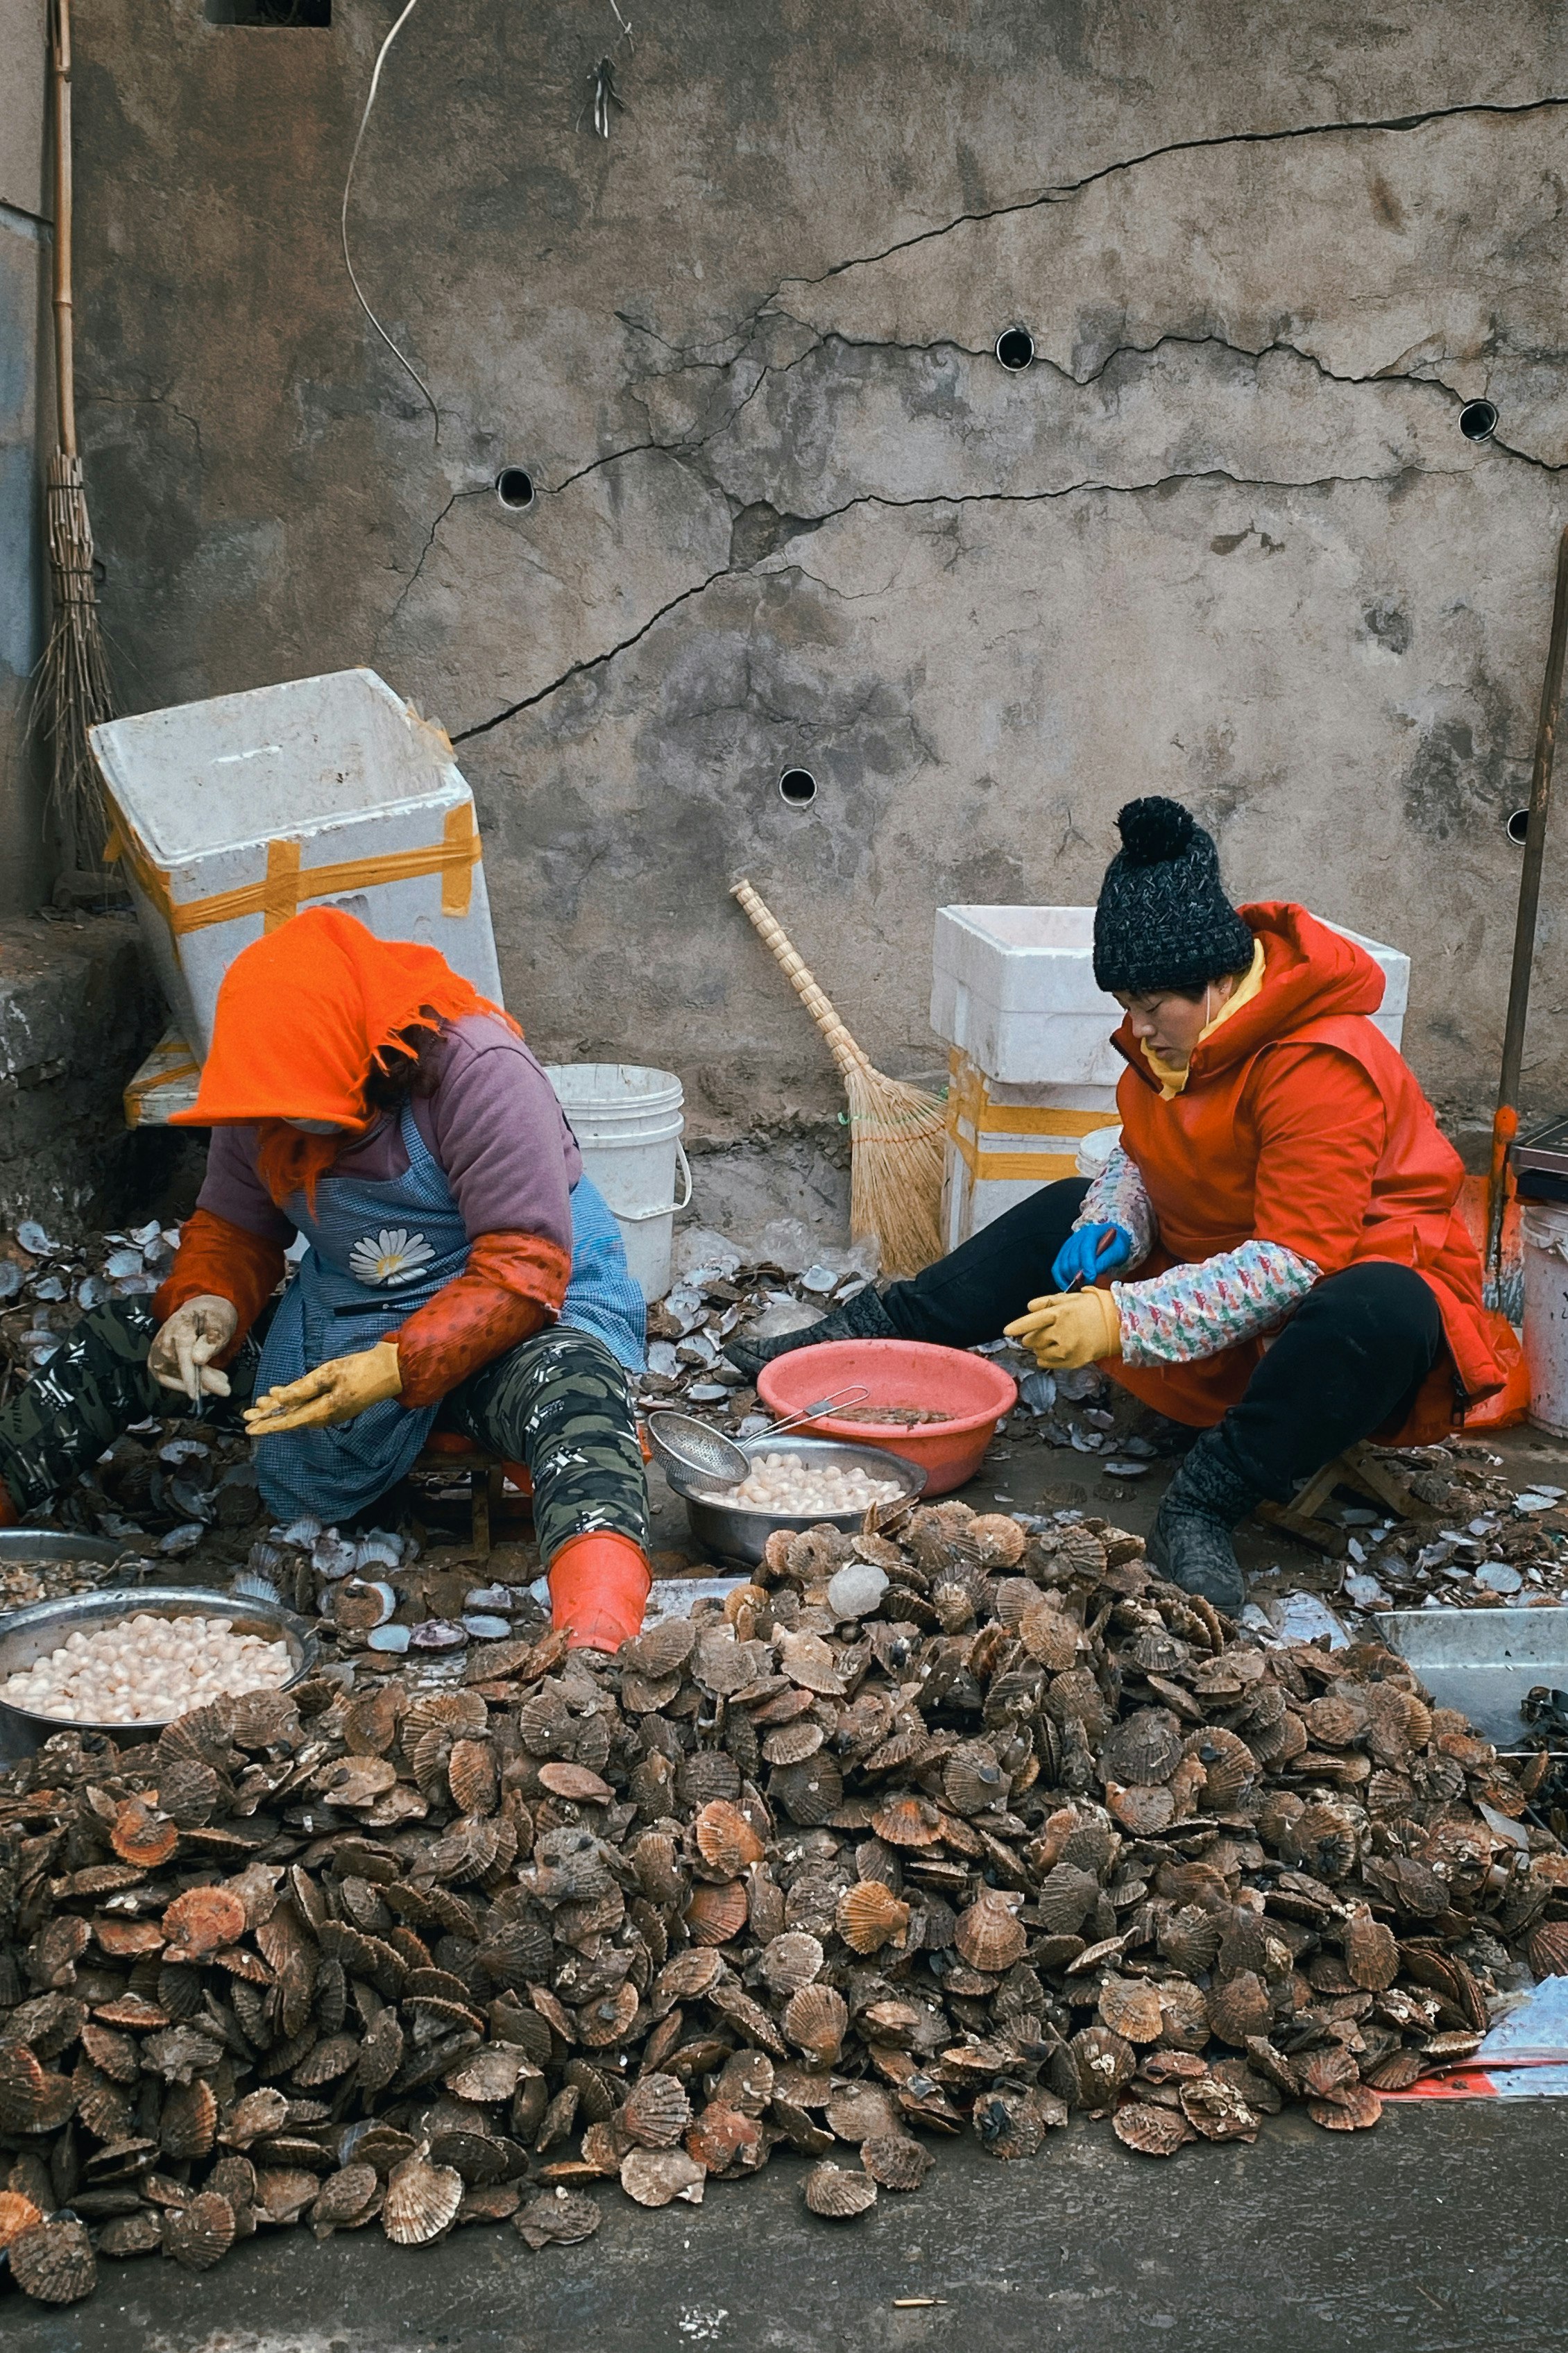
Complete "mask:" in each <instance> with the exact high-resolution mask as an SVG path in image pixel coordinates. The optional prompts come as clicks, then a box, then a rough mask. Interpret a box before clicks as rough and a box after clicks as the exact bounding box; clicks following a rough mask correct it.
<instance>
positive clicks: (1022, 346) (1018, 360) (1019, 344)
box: [996, 327, 1035, 375]
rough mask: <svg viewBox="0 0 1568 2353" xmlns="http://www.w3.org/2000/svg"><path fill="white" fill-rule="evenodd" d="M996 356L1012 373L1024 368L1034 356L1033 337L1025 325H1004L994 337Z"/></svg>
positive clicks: (1016, 373) (1018, 372)
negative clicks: (1001, 330)
mask: <svg viewBox="0 0 1568 2353" xmlns="http://www.w3.org/2000/svg"><path fill="white" fill-rule="evenodd" d="M996 356H997V358H998V359H999V360H1000V361H1001V363H1002V364H1003V366H1004V367H1005V368H1006V369H1007V370H1008V372H1009V373H1010V374H1011V375H1018V374H1020V372H1021V371H1022V370H1023V369H1025V368H1026V367H1027V366H1028V364H1029V363H1030V361H1031V360H1032V359H1033V358H1034V356H1035V339H1034V337H1033V335H1031V334H1030V332H1029V331H1028V329H1027V328H1026V327H1006V328H1004V330H1003V332H1001V334H999V335H998V336H997V338H996Z"/></svg>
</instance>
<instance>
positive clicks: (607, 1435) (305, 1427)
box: [0, 908, 648, 1650]
mask: <svg viewBox="0 0 1568 2353" xmlns="http://www.w3.org/2000/svg"><path fill="white" fill-rule="evenodd" d="M178 1122H179V1124H185V1125H189V1126H196V1127H210V1128H211V1129H212V1130H213V1141H212V1145H211V1147H210V1150H209V1154H208V1162H207V1174H206V1178H205V1183H204V1185H203V1187H202V1191H201V1196H200V1199H199V1202H198V1205H197V1208H196V1210H195V1215H194V1216H193V1217H192V1218H191V1219H189V1220H188V1222H187V1223H186V1225H185V1228H184V1233H183V1234H182V1237H181V1242H180V1249H179V1251H178V1254H177V1256H176V1258H175V1260H174V1266H173V1267H172V1269H171V1270H170V1272H169V1275H168V1278H167V1280H166V1281H165V1282H164V1283H163V1287H162V1288H161V1290H160V1291H159V1292H158V1293H157V1295H156V1297H155V1298H154V1299H153V1301H152V1303H151V1305H150V1307H149V1304H148V1303H146V1302H144V1301H135V1300H127V1301H121V1302H117V1303H114V1305H113V1306H112V1307H110V1308H107V1309H104V1310H101V1311H100V1312H99V1313H98V1314H96V1315H91V1316H89V1317H88V1318H86V1319H85V1320H84V1322H83V1324H79V1326H78V1327H77V1330H76V1331H75V1332H73V1333H72V1334H71V1335H69V1337H68V1340H67V1341H66V1343H65V1344H64V1345H63V1346H62V1347H61V1348H60V1349H59V1350H58V1352H57V1354H56V1356H54V1357H53V1358H52V1359H51V1360H50V1362H49V1364H48V1365H47V1366H46V1367H45V1369H44V1372H43V1373H42V1374H41V1375H40V1376H39V1377H37V1380H36V1381H34V1382H33V1383H30V1384H29V1386H28V1388H27V1390H26V1391H24V1392H23V1394H22V1396H21V1397H20V1398H17V1399H16V1401H15V1403H14V1404H13V1405H12V1406H11V1407H10V1408H8V1409H6V1410H5V1412H4V1413H0V1516H13V1517H14V1516H16V1514H18V1513H20V1512H23V1511H25V1510H26V1509H28V1508H30V1507H33V1506H35V1505H36V1504H37V1503H38V1502H40V1501H41V1500H42V1498H43V1497H44V1495H46V1494H47V1493H50V1492H52V1491H53V1490H55V1489H58V1488H59V1487H61V1486H63V1485H65V1484H66V1483H68V1481H69V1480H70V1479H71V1478H72V1477H74V1476H75V1474H76V1473H77V1472H79V1470H81V1469H82V1468H85V1467H86V1465H87V1464H88V1463H89V1462H90V1461H92V1460H93V1458H94V1456H95V1455H96V1454H97V1453H98V1452H99V1451H100V1450H101V1449H102V1447H103V1446H104V1445H106V1444H107V1443H109V1442H110V1440H111V1439H112V1438H113V1437H114V1436H115V1435H116V1434H117V1432H118V1430H120V1429H122V1428H123V1427H124V1426H125V1424H126V1423H127V1422H128V1421H131V1420H132V1419H137V1418H138V1417H139V1416H140V1415H142V1414H143V1413H145V1412H147V1411H148V1410H149V1409H150V1407H152V1406H153V1405H155V1404H156V1403H157V1401H158V1391H159V1389H160V1388H162V1389H165V1390H176V1391H183V1392H184V1394H185V1395H186V1396H188V1397H189V1398H192V1399H193V1401H195V1400H198V1399H199V1398H201V1397H202V1396H203V1395H204V1394H205V1393H213V1394H216V1395H218V1396H225V1397H226V1396H228V1395H229V1394H230V1392H231V1389H233V1390H234V1391H236V1392H237V1393H240V1394H243V1393H244V1392H245V1391H247V1390H248V1389H253V1390H254V1394H255V1398H256V1402H255V1403H254V1404H252V1405H251V1406H250V1407H249V1408H248V1409H247V1412H246V1422H247V1428H248V1429H249V1430H250V1433H251V1435H252V1437H253V1438H255V1439H256V1440H258V1447H257V1472H258V1481H259V1484H260V1488H261V1493H262V1499H263V1501H264V1503H265V1504H267V1506H268V1509H269V1510H270V1511H271V1512H272V1513H273V1514H274V1515H275V1516H276V1517H277V1518H279V1519H285V1520H287V1519H293V1518H296V1517H298V1516H300V1514H313V1515H314V1516H315V1517H317V1518H318V1519H320V1520H321V1521H322V1522H332V1523H342V1522H345V1521H348V1520H352V1519H354V1518H357V1517H358V1516H359V1515H360V1514H363V1513H366V1512H368V1511H369V1510H370V1509H371V1508H372V1506H373V1505H374V1504H375V1503H376V1502H377V1500H378V1499H379V1498H380V1497H381V1496H382V1495H384V1493H386V1492H387V1490H388V1489H389V1488H391V1487H392V1486H394V1485H395V1483H396V1482H397V1481H398V1480H399V1479H400V1478H401V1477H402V1476H403V1475H404V1473H405V1472H406V1471H408V1470H409V1469H410V1468H411V1467H412V1465H413V1463H414V1461H415V1460H416V1457H417V1456H418V1454H419V1453H420V1451H421V1450H422V1448H423V1447H424V1445H425V1443H426V1440H427V1438H428V1437H429V1434H430V1432H431V1430H432V1429H433V1428H434V1427H435V1426H436V1424H437V1420H440V1421H442V1422H444V1423H445V1424H446V1425H447V1426H448V1427H452V1428H455V1429H457V1430H459V1431H460V1432H462V1433H463V1434H465V1435H466V1436H468V1438H469V1439H470V1440H473V1441H475V1442H476V1443H478V1444H479V1445H480V1446H481V1447H483V1448H484V1449H486V1450H487V1451H490V1452H493V1453H495V1454H498V1455H500V1457H501V1458H502V1459H503V1460H505V1461H521V1462H524V1463H526V1464H527V1465H528V1468H529V1471H530V1473H531V1478H532V1482H533V1489H534V1518H535V1525H536V1528H537V1531H538V1535H539V1540H540V1548H541V1551H542V1555H543V1556H544V1559H545V1562H546V1564H547V1566H548V1568H549V1574H550V1590H551V1598H552V1607H553V1611H554V1616H555V1622H556V1623H557V1624H558V1625H562V1626H564V1627H565V1628H566V1629H567V1630H568V1631H569V1632H570V1633H571V1635H572V1637H573V1639H574V1641H578V1642H586V1643H591V1644H594V1645H595V1646H596V1647H598V1648H601V1649H606V1650H614V1649H616V1647H617V1646H618V1644H619V1643H620V1642H621V1641H624V1640H626V1638H628V1637H629V1636H630V1635H632V1634H635V1633H636V1632H637V1629H638V1627H639V1626H640V1624H641V1621H642V1610H643V1603H644V1599H645V1597H646V1595H647V1587H648V1569H647V1485H646V1481H645V1477H644V1472H643V1465H642V1455H641V1450H640V1448H639V1445H638V1441H637V1430H636V1424H635V1421H634V1419H633V1414H632V1409H631V1401H630V1397H629V1394H628V1390H627V1383H626V1375H627V1373H628V1372H637V1371H639V1370H640V1369H641V1366H642V1363H643V1338H644V1307H643V1301H642V1295H641V1293H639V1292H638V1291H637V1286H636V1284H635V1283H634V1282H632V1280H631V1277H630V1275H629V1273H628V1271H627V1269H626V1257H625V1253H624V1251H623V1250H622V1248H621V1242H620V1236H619V1232H618V1229H616V1222H615V1219H614V1218H613V1217H612V1216H611V1215H610V1212H609V1210H608V1209H607V1208H605V1203H604V1201H603V1200H602V1198H600V1196H599V1194H598V1193H597V1192H596V1191H595V1187H593V1186H592V1185H591V1184H590V1183H589V1182H588V1181H587V1179H586V1178H584V1176H583V1173H582V1161H581V1158H580V1156H579V1155H578V1151H577V1146H576V1143H575V1140H574V1137H573V1135H572V1133H571V1130H570V1128H569V1127H568V1126H567V1124H566V1122H565V1119H564V1117H563V1114H562V1112H561V1108H560V1105H559V1104H558V1103H557V1102H556V1100H555V1096H554V1093H553V1092H552V1088H551V1086H550V1082H549V1081H548V1079H547V1078H546V1077H545V1075H544V1072H543V1071H542V1069H541V1068H540V1066H539V1064H538V1062H536V1061H535V1060H534V1058H533V1056H532V1055H531V1053H530V1052H529V1050H528V1049H527V1047H526V1046H525V1045H524V1044H523V1042H522V1038H521V1032H520V1031H519V1030H518V1029H517V1026H516V1024H515V1023H514V1022H513V1021H511V1020H510V1018H508V1016H507V1015H506V1014H504V1013H502V1012H501V1011H500V1008H499V1007H496V1006H493V1005H489V1004H488V1003H487V1002H486V1001H485V999H483V998H482V997H479V994H478V992H477V991H476V990H475V989H474V988H473V987H472V986H471V985H470V984H469V983H468V981H466V980H464V979H462V978H461V976H459V975H458V974H457V973H455V972H453V971H452V969H451V967H450V966H449V965H447V963H446V961H445V960H444V958H442V957H441V956H440V955H437V952H436V951H435V950H434V949H433V948H428V947H423V946H419V945H417V944H414V943H412V942H399V941H386V940H378V939H376V938H374V936H373V934H371V933H370V932H368V931H367V930H366V929H365V927H364V925H363V923H357V922H356V921H355V920H354V919H353V917H352V916H350V915H347V914H344V913H342V912H341V911H340V910H337V909H332V908H315V909H311V910H309V911H308V912H307V913H304V914H301V915H297V916H295V917H294V918H293V919H292V921H291V922H289V923H285V924H283V925H281V926H280V927H279V930H278V931H276V932H274V933H272V934H269V935H268V936H266V937H264V938H262V939H260V940H258V941H256V942H254V943H253V944H251V945H250V946H249V947H247V948H246V949H244V950H242V951H241V953H240V955H237V957H236V959H235V961H234V963H233V965H231V966H230V968H229V970H228V972H227V974H226V976H225V978H224V981H223V985H222V987H221V988H220V989H219V991H218V998H217V1008H216V1018H215V1022H214V1029H213V1039H212V1048H211V1051H210V1052H209V1054H208V1057H207V1060H206V1063H205V1067H204V1069H203V1072H202V1081H201V1087H200V1092H199V1093H198V1095H197V1099H196V1102H195V1106H194V1107H193V1109H192V1110H190V1111H189V1112H185V1113H180V1114H178ZM297 1236H298V1237H301V1238H302V1239H303V1240H304V1242H305V1244H306V1248H305V1250H304V1255H303V1257H302V1258H301V1260H300V1265H299V1269H298V1271H297V1273H296V1274H295V1277H294V1279H293V1281H292V1282H290V1283H289V1286H288V1288H287V1289H286V1290H285V1291H284V1293H282V1296H281V1298H280V1299H279V1300H278V1301H277V1302H276V1303H273V1297H272V1294H273V1293H274V1292H275V1291H276V1289H277V1286H278V1283H279V1280H280V1279H281V1277H282V1275H283V1272H284V1267H285V1251H286V1250H287V1249H288V1248H289V1245H290V1244H292V1243H293V1241H294V1240H295V1238H296V1237H297ZM231 1371H232V1372H233V1373H234V1375H235V1378H234V1379H233V1380H232V1381H231V1377H230V1374H231Z"/></svg>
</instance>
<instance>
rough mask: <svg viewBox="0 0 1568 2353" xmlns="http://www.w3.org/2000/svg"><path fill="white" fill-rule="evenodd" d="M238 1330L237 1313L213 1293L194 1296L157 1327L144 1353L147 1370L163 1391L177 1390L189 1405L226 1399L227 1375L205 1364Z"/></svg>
mask: <svg viewBox="0 0 1568 2353" xmlns="http://www.w3.org/2000/svg"><path fill="white" fill-rule="evenodd" d="M238 1329H239V1310H238V1308H237V1306H236V1305H235V1303H234V1302H233V1300H232V1299H220V1298H219V1296H218V1294H217V1293H216V1292H215V1291H205V1292H201V1293H198V1294H197V1295H196V1297H195V1298H194V1299H187V1300H186V1302H185V1303H184V1306H183V1307H176V1308H175V1310H174V1314H172V1315H171V1316H169V1317H167V1318H166V1319H165V1321H164V1322H163V1323H162V1324H159V1326H158V1329H157V1331H156V1332H155V1333H154V1335H153V1345H152V1346H151V1348H149V1349H148V1351H147V1370H148V1371H149V1372H150V1373H151V1374H152V1376H153V1379H154V1380H155V1381H156V1382H157V1384H158V1386H159V1388H163V1389H179V1390H181V1391H183V1392H184V1395H185V1396H186V1397H188V1398H190V1400H191V1403H192V1404H193V1405H195V1404H197V1403H199V1401H200V1399H201V1398H202V1397H203V1396H204V1395H205V1396H207V1397H227V1395H228V1375H227V1374H226V1373H220V1372H219V1371H218V1368H217V1366H216V1365H215V1364H213V1363H211V1362H210V1361H209V1360H210V1359H211V1358H212V1357H214V1356H217V1355H219V1354H220V1353H221V1352H222V1350H223V1349H225V1348H226V1347H227V1345H228V1344H229V1342H230V1341H231V1340H232V1339H233V1337H234V1335H235V1334H236V1332H237V1330H238Z"/></svg>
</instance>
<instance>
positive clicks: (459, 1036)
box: [197, 1013, 583, 1258]
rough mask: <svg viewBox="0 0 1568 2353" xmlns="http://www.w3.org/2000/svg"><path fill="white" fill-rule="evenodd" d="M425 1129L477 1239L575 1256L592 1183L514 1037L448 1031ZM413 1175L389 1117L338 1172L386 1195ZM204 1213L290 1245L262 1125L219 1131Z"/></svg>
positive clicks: (473, 1019)
mask: <svg viewBox="0 0 1568 2353" xmlns="http://www.w3.org/2000/svg"><path fill="white" fill-rule="evenodd" d="M413 1108H414V1118H415V1124H416V1126H417V1127H418V1130H419V1133H420V1134H421V1136H422V1137H423V1138H424V1140H425V1143H426V1145H427V1146H428V1148H429V1150H430V1151H431V1152H432V1153H433V1154H434V1155H435V1156H436V1158H437V1161H438V1162H439V1164H440V1166H441V1168H442V1170H443V1171H444V1173H445V1175H446V1178H447V1184H448V1185H449V1186H450V1187H451V1188H452V1198H453V1199H454V1200H455V1201H456V1202H457V1205H458V1215H459V1216H460V1217H461V1219H462V1220H463V1224H464V1226H465V1227H466V1228H467V1229H468V1238H469V1240H478V1239H479V1235H481V1234H495V1233H526V1234H539V1235H541V1236H542V1238H543V1239H544V1240H546V1241H549V1242H553V1243H554V1244H555V1246H556V1248H557V1249H558V1250H564V1251H565V1252H566V1254H567V1256H568V1258H570V1256H571V1254H572V1206H571V1198H570V1197H571V1191H572V1187H573V1186H574V1185H575V1184H576V1182H577V1179H578V1178H579V1177H580V1176H581V1175H582V1174H583V1161H582V1155H580V1153H579V1152H578V1150H577V1139H576V1137H575V1136H574V1134H573V1133H572V1131H571V1129H570V1128H569V1127H568V1126H567V1124H566V1114H565V1113H564V1112H563V1110H562V1108H561V1105H560V1104H559V1103H557V1101H556V1100H555V1091H554V1089H553V1088H552V1086H551V1083H550V1082H549V1080H548V1079H547V1078H546V1077H545V1075H544V1072H543V1071H542V1069H541V1067H540V1065H539V1063H538V1062H537V1061H536V1060H534V1057H533V1056H532V1055H531V1053H530V1052H529V1050H528V1048H527V1047H526V1046H525V1045H524V1044H523V1042H522V1039H521V1038H520V1037H518V1035H517V1033H516V1031H515V1030H512V1029H508V1028H507V1025H506V1023H505V1022H504V1021H498V1020H497V1019H496V1018H495V1016H494V1014H491V1013H471V1014H468V1015H467V1016H465V1018H463V1019H462V1020H461V1021H457V1022H454V1023H453V1024H452V1026H451V1027H450V1028H449V1029H447V1030H446V1032H445V1039H444V1043H443V1046H442V1049H441V1059H440V1064H439V1069H438V1072H437V1081H436V1086H435V1089H434V1092H432V1093H430V1094H427V1095H419V1096H416V1098H415V1101H414V1106H413ZM407 1166H408V1155H407V1153H406V1151H405V1149H404V1144H403V1138H402V1135H401V1134H400V1133H399V1127H398V1122H397V1120H396V1119H395V1117H393V1116H391V1115H390V1114H389V1115H386V1116H384V1117H383V1118H382V1119H381V1120H380V1121H379V1122H378V1123H377V1124H376V1125H375V1126H374V1128H372V1130H371V1132H370V1134H368V1135H367V1136H365V1137H364V1138H363V1141H362V1142H360V1143H358V1144H356V1145H354V1147H353V1150H352V1151H351V1152H346V1153H345V1154H344V1155H343V1156H342V1159H341V1160H340V1161H338V1162H337V1164H336V1166H335V1169H334V1172H333V1173H334V1174H335V1175H339V1176H357V1177H358V1178H360V1180H361V1181H362V1182H363V1183H365V1184H369V1185H384V1184H387V1183H390V1182H391V1181H392V1179H393V1178H395V1177H397V1176H402V1175H403V1173H404V1171H405V1168H406V1167H407ZM197 1207H198V1208H203V1209H210V1210H211V1212H212V1214H213V1216H214V1217H215V1218H225V1219H227V1220H228V1223H229V1224H230V1225H231V1226H240V1227H243V1228H244V1229H245V1231H246V1232H247V1233H251V1234H260V1235H262V1236H264V1237H265V1238H266V1239H267V1240H269V1241H278V1242H281V1243H283V1244H284V1245H285V1246H287V1244H288V1243H289V1242H290V1241H291V1240H293V1237H294V1228H293V1225H292V1223H291V1222H290V1220H289V1219H288V1218H286V1217H285V1216H284V1215H283V1212H282V1211H281V1209H279V1208H276V1207H275V1206H274V1204H273V1201H272V1198H271V1196H270V1195H269V1194H268V1190H267V1187H266V1186H265V1185H263V1183H262V1182H261V1179H260V1177H259V1176H258V1174H257V1170H256V1130H255V1128H254V1127H249V1126H246V1127H217V1128H215V1129H214V1130H213V1139H212V1144H211V1145H210V1147H209V1148H208V1152H207V1173H206V1177H205V1182H204V1183H203V1186H202V1189H201V1195H200V1198H199V1200H198V1202H197Z"/></svg>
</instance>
